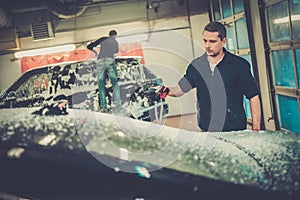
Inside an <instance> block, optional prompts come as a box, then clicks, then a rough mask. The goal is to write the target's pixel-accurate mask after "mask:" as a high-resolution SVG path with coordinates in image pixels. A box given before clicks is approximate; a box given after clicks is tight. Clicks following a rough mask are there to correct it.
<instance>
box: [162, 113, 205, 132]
mask: <svg viewBox="0 0 300 200" xmlns="http://www.w3.org/2000/svg"><path fill="white" fill-rule="evenodd" d="M161 124H163V125H165V126H170V127H174V128H180V129H185V130H189V131H200V129H199V127H198V126H197V114H196V113H192V114H186V115H179V116H172V117H166V118H164V119H163V120H162V122H161Z"/></svg>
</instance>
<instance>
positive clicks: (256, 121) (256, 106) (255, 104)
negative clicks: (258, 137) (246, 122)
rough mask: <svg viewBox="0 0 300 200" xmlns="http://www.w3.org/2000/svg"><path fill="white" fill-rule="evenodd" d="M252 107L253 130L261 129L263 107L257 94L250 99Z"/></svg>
mask: <svg viewBox="0 0 300 200" xmlns="http://www.w3.org/2000/svg"><path fill="white" fill-rule="evenodd" d="M250 109H251V116H252V130H254V131H259V130H260V121H261V107H260V99H259V96H258V95H256V96H254V97H252V98H251V99H250Z"/></svg>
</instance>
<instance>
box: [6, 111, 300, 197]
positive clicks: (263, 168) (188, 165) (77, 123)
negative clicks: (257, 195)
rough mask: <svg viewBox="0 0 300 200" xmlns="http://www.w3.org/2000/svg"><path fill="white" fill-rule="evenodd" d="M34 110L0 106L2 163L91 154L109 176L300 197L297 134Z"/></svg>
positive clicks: (79, 112) (299, 149)
mask: <svg viewBox="0 0 300 200" xmlns="http://www.w3.org/2000/svg"><path fill="white" fill-rule="evenodd" d="M36 110H37V108H17V109H0V148H1V149H0V150H1V154H2V156H1V157H2V159H3V157H5V159H4V161H5V162H10V161H11V160H22V159H26V158H28V157H30V156H36V155H37V154H41V153H42V154H41V155H40V156H37V157H35V158H38V159H42V160H47V157H48V158H49V159H50V160H52V159H54V160H55V159H58V160H59V162H62V163H63V162H70V161H69V160H68V159H70V158H74V159H75V160H76V158H80V159H83V158H87V157H88V158H89V159H93V160H94V161H96V162H94V165H98V164H99V165H103V166H105V167H107V168H109V169H112V171H114V173H118V172H122V173H123V172H124V173H127V174H137V175H138V176H139V177H142V178H146V179H151V178H152V177H155V176H154V175H155V174H157V173H162V170H164V169H167V170H171V171H172V172H176V174H178V173H179V174H183V176H184V177H187V176H191V177H204V178H205V179H206V178H207V180H214V181H221V182H224V183H228V185H231V184H232V185H243V186H249V187H251V188H256V189H259V190H260V191H275V192H278V191H279V192H280V194H284V195H292V196H293V195H299V194H300V193H299V191H300V183H299V180H300V159H299V158H300V144H299V138H297V135H296V134H294V133H290V132H283V131H259V132H252V131H250V130H245V131H234V132H220V133H216V132H213V133H212V132H211V133H209V132H191V131H186V130H181V129H176V128H171V127H167V126H163V125H161V124H154V123H149V122H143V121H138V120H134V119H130V118H126V117H122V116H119V115H117V114H115V115H114V114H103V113H96V112H92V111H88V110H76V109H75V110H73V109H69V110H68V114H67V115H56V116H40V115H34V114H32V113H33V112H34V111H36ZM32 152H34V153H32ZM37 152H38V153H37ZM26 153H28V155H29V156H28V155H26ZM53 155H54V157H53ZM65 155H68V156H65ZM65 157H67V159H61V158H65ZM8 160H9V161H8ZM54 160H53V162H55V163H57V161H54ZM4 161H3V162H2V163H5V162H4ZM34 161H36V159H33V160H31V162H34ZM82 161H83V160H82ZM47 162H49V160H48V161H47ZM32 164H34V163H32ZM81 164H82V163H81ZM81 164H78V166H79V165H80V166H81ZM137 166H138V167H140V168H137ZM6 167H8V165H7V166H6V165H2V166H1V167H0V168H2V169H1V170H0V171H2V172H3V171H7V168H6ZM44 167H47V165H46V166H44ZM74 167H75V166H74ZM56 170H59V169H56ZM145 170H146V171H145ZM29 171H30V170H29ZM28 173H29V172H28ZM30 173H34V172H32V171H30ZM150 177H151V178H150ZM2 181H3V179H2ZM0 182H1V181H0ZM193 184H194V185H195V183H194V182H193ZM1 185H3V182H2V184H0V186H1ZM195 188H196V189H195ZM197 188H198V189H197ZM193 190H195V191H198V190H199V187H198V186H194V189H193Z"/></svg>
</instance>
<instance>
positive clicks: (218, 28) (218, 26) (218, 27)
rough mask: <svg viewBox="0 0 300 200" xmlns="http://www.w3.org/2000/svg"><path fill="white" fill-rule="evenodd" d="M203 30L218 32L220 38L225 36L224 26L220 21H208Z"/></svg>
mask: <svg viewBox="0 0 300 200" xmlns="http://www.w3.org/2000/svg"><path fill="white" fill-rule="evenodd" d="M204 31H209V32H218V33H219V37H220V38H221V40H223V38H225V37H226V28H225V26H224V25H223V24H222V23H221V22H209V23H208V24H207V25H206V26H205V27H204Z"/></svg>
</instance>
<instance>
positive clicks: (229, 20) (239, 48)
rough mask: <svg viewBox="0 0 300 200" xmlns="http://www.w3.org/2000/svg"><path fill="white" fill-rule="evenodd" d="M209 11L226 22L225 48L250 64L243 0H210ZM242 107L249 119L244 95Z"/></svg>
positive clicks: (214, 18) (214, 16)
mask: <svg viewBox="0 0 300 200" xmlns="http://www.w3.org/2000/svg"><path fill="white" fill-rule="evenodd" d="M211 13H212V19H213V20H214V21H221V22H222V23H225V24H226V30H227V43H226V46H225V48H226V49H227V50H228V51H230V52H232V53H234V54H236V55H239V56H241V57H243V58H245V59H246V60H247V61H248V62H249V63H250V65H251V71H252V73H253V68H252V59H251V55H250V45H249V39H248V38H249V37H248V28H247V22H246V17H245V9H244V1H243V0H211ZM244 108H245V111H246V116H247V118H249V119H251V112H250V102H249V100H248V99H247V98H245V97H244Z"/></svg>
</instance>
